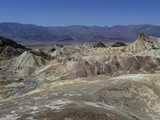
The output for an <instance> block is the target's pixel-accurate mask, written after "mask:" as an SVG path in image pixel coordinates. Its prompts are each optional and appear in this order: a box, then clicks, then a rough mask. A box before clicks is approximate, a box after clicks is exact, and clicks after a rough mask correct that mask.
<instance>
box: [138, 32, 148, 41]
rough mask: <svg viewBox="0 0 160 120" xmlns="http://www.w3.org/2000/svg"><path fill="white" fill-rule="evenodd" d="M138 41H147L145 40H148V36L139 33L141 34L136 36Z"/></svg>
mask: <svg viewBox="0 0 160 120" xmlns="http://www.w3.org/2000/svg"><path fill="white" fill-rule="evenodd" d="M138 39H139V40H147V39H149V35H147V34H146V33H144V32H141V33H140V34H139V36H138Z"/></svg>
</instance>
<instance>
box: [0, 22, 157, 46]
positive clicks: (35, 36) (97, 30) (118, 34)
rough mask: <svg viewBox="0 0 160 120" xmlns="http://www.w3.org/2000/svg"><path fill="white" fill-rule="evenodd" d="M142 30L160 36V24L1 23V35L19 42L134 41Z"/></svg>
mask: <svg viewBox="0 0 160 120" xmlns="http://www.w3.org/2000/svg"><path fill="white" fill-rule="evenodd" d="M140 32H145V33H147V34H148V35H151V36H154V37H160V26H156V25H129V26H121V25H117V26H113V27H100V26H78V25H73V26H64V27H42V26H36V25H31V24H20V23H0V35H1V36H4V37H8V38H11V39H13V40H15V41H16V42H19V43H28V44H29V43H31V42H32V43H40V42H41V43H42V42H98V41H103V42H104V41H105V42H111V41H116V40H120V41H124V42H126V41H127V42H132V41H134V40H135V39H136V38H137V36H138V34H139V33H140Z"/></svg>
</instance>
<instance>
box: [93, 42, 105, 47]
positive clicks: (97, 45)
mask: <svg viewBox="0 0 160 120" xmlns="http://www.w3.org/2000/svg"><path fill="white" fill-rule="evenodd" d="M94 47H106V45H105V44H103V43H102V42H98V43H96V44H95V45H94Z"/></svg>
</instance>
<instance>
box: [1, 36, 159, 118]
mask: <svg viewBox="0 0 160 120" xmlns="http://www.w3.org/2000/svg"><path fill="white" fill-rule="evenodd" d="M0 44H1V46H0V50H1V53H0V55H1V56H0V57H1V58H3V59H1V61H0V99H1V96H2V97H4V96H5V97H9V96H16V95H18V96H19V95H22V94H24V95H23V96H21V97H15V98H13V99H12V98H11V99H7V101H0V108H1V110H0V111H1V112H0V119H55V120H64V119H69V120H75V119H76V120H81V119H86V120H94V119H98V120H99V119H101V120H106V119H115V120H119V119H120V120H156V119H160V117H159V116H160V112H159V107H158V106H160V102H159V95H160V84H159V83H160V82H159V81H160V80H159V75H158V74H159V73H160V58H159V56H160V50H159V48H160V39H159V38H155V37H151V36H148V35H147V34H145V33H140V35H139V37H138V39H137V40H136V41H135V42H133V43H131V44H129V45H126V44H124V43H122V42H115V43H112V44H109V45H105V44H103V43H101V42H99V43H97V44H94V45H93V44H92V45H90V44H80V45H76V46H74V45H73V46H61V45H53V46H51V47H49V48H45V49H43V48H42V49H37V50H29V49H27V48H25V47H23V46H21V45H18V44H17V43H15V42H14V41H12V40H10V39H6V38H1V43H0ZM11 54H12V55H13V56H12V57H11V58H6V56H10V55H11ZM128 74H132V75H128ZM151 74H152V75H151ZM116 76H118V77H116ZM25 93H27V94H25ZM17 103H18V105H17ZM33 103H36V104H33ZM79 103H80V104H79Z"/></svg>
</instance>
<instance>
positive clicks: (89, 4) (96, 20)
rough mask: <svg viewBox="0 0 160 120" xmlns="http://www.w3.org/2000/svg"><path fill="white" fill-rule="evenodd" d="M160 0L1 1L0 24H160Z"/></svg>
mask: <svg viewBox="0 0 160 120" xmlns="http://www.w3.org/2000/svg"><path fill="white" fill-rule="evenodd" d="M159 6H160V0H0V22H19V23H24V24H36V25H41V26H69V25H87V26H93V25H97V26H114V25H137V24H154V25H160V7H159Z"/></svg>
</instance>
